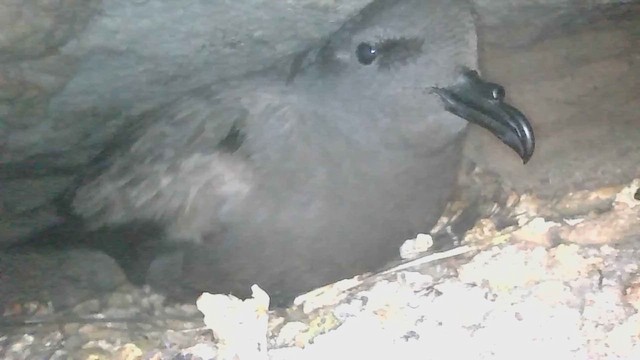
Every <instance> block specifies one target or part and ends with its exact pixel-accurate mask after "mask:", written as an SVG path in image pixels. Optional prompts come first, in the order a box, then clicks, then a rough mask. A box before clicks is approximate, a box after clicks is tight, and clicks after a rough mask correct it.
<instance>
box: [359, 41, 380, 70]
mask: <svg viewBox="0 0 640 360" xmlns="http://www.w3.org/2000/svg"><path fill="white" fill-rule="evenodd" d="M356 56H357V58H358V62H359V63H360V64H362V65H369V64H371V63H372V62H373V61H374V60H375V59H376V57H378V51H377V50H376V48H375V47H374V46H373V45H371V44H368V43H364V42H363V43H360V44H358V47H357V48H356Z"/></svg>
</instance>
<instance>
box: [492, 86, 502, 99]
mask: <svg viewBox="0 0 640 360" xmlns="http://www.w3.org/2000/svg"><path fill="white" fill-rule="evenodd" d="M504 97H505V91H504V87H502V86H500V85H494V86H493V88H492V89H491V98H492V99H493V100H498V101H502V100H504Z"/></svg>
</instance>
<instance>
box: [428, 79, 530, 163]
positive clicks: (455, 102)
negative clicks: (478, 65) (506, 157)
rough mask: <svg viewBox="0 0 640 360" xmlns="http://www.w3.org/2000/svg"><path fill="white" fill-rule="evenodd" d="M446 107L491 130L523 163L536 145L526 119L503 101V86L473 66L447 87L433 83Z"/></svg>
mask: <svg viewBox="0 0 640 360" xmlns="http://www.w3.org/2000/svg"><path fill="white" fill-rule="evenodd" d="M432 92H434V93H436V94H438V95H439V96H440V98H441V99H442V101H443V103H444V107H445V109H446V110H447V111H449V112H450V113H452V114H455V115H457V116H460V117H461V118H463V119H465V120H467V121H469V122H472V123H474V124H477V125H480V126H482V127H483V128H485V129H487V130H489V131H491V133H493V134H494V135H495V136H496V137H498V138H499V139H500V140H501V141H502V142H503V143H504V144H506V145H507V146H509V147H510V148H512V149H513V150H514V151H515V152H516V153H518V155H520V158H521V159H522V162H523V163H524V164H526V163H527V162H528V161H529V159H530V158H531V156H532V155H533V151H534V149H535V137H534V135H533V129H532V128H531V124H530V123H529V120H527V118H526V117H525V116H524V115H523V114H522V113H521V112H520V111H519V110H518V109H516V108H515V107H513V106H511V105H509V104H507V103H506V102H504V97H505V91H504V88H503V87H502V86H500V85H498V84H495V83H490V82H486V81H484V80H483V79H481V78H480V75H478V73H477V72H476V71H475V70H469V69H463V70H462V74H461V76H460V80H459V81H458V82H457V83H456V84H454V85H452V86H449V87H447V88H439V87H433V88H432Z"/></svg>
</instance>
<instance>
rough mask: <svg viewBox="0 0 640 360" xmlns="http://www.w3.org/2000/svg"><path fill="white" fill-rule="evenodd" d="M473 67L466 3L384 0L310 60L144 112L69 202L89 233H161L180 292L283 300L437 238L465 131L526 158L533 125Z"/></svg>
mask: <svg viewBox="0 0 640 360" xmlns="http://www.w3.org/2000/svg"><path fill="white" fill-rule="evenodd" d="M477 69H478V52H477V34H476V26H475V22H474V18H473V16H472V9H471V5H470V4H469V3H468V2H467V1H464V0H396V1H393V0H375V1H373V2H371V3H369V4H368V5H366V6H365V7H364V8H363V9H362V10H361V11H360V12H359V13H357V14H356V15H354V16H353V17H352V18H350V19H348V20H347V21H346V22H345V23H344V24H342V26H341V27H340V28H339V29H338V30H336V31H335V32H334V33H332V34H330V35H328V36H326V37H325V38H323V39H322V40H321V41H319V42H318V43H316V44H313V45H311V46H309V48H307V49H305V50H304V51H301V52H298V53H295V54H292V55H291V56H287V57H285V58H283V59H281V60H278V61H277V62H276V63H274V64H273V65H271V66H268V67H266V68H264V69H260V70H256V71H252V72H249V73H247V74H245V75H243V76H240V77H234V78H230V79H225V80H223V81H220V82H216V83H215V84H209V85H206V86H202V87H199V88H196V89H192V90H190V91H187V92H185V94H184V95H182V96H180V97H179V98H177V99H175V100H174V101H172V102H170V103H169V104H166V105H164V106H162V107H160V108H158V109H154V110H151V111H149V112H147V113H145V114H143V115H141V116H140V118H139V119H138V120H137V121H136V122H135V124H134V125H132V126H131V127H128V128H126V129H125V130H124V131H123V132H122V133H123V134H124V135H126V136H123V137H122V139H120V140H119V139H115V140H114V141H113V142H112V143H113V144H114V145H113V149H109V151H108V154H109V156H105V159H103V160H101V161H100V164H99V165H96V166H97V167H98V168H99V171H95V172H94V173H95V174H93V175H92V176H88V177H87V178H86V179H83V180H82V182H81V183H80V184H79V185H78V188H77V189H76V190H75V192H74V195H73V200H72V201H73V202H72V209H73V211H74V213H75V214H77V215H78V216H80V217H81V218H83V219H84V221H86V222H87V224H90V226H91V227H92V228H99V227H103V226H114V225H119V224H124V223H127V222H130V221H152V222H155V223H157V224H160V225H161V226H162V227H163V229H164V231H165V237H166V238H165V239H162V240H158V241H159V242H160V241H164V242H166V243H170V244H180V246H181V248H182V249H183V250H182V253H181V254H182V255H181V256H182V257H181V262H180V263H179V264H178V265H176V266H177V267H176V268H172V269H168V271H169V272H171V273H172V274H171V276H170V277H171V278H172V279H174V280H172V281H175V286H176V287H177V286H179V287H180V289H182V290H181V291H185V293H186V292H194V293H196V292H202V291H211V292H218V293H227V294H234V295H236V296H247V295H249V291H250V287H251V285H252V284H257V285H258V286H260V287H261V288H263V289H265V290H266V291H267V293H269V295H270V296H271V298H272V303H274V304H288V303H290V302H291V300H292V299H293V298H294V297H295V296H297V295H299V294H302V293H304V292H306V291H309V290H312V289H314V288H317V287H319V286H323V285H326V284H329V283H332V282H334V281H337V280H340V279H344V278H347V277H351V276H354V275H357V274H362V273H365V272H370V271H375V270H376V269H378V268H379V267H381V266H383V265H384V264H385V263H388V262H389V261H390V260H392V259H395V258H396V257H397V256H398V248H399V246H400V245H401V244H402V242H403V241H404V240H406V239H408V238H412V237H415V235H416V234H418V233H421V232H428V231H429V230H430V229H431V228H432V227H433V226H434V224H435V223H436V221H437V219H438V218H439V216H440V215H441V213H442V211H443V209H444V207H445V205H446V203H447V201H448V199H449V198H450V196H451V193H452V189H453V187H454V185H455V183H456V175H457V171H458V167H459V165H460V162H461V158H462V147H463V141H464V138H465V136H466V129H467V127H468V126H469V125H468V124H469V123H472V124H475V125H474V126H482V127H484V128H485V129H487V130H488V131H489V132H490V133H491V134H493V135H494V136H496V137H498V138H499V139H500V140H501V141H502V142H503V143H504V144H506V145H507V146H508V147H509V148H511V149H512V150H513V151H514V152H515V154H516V155H517V156H519V157H520V158H521V159H522V161H523V163H526V162H527V161H528V160H529V159H530V158H531V156H532V154H533V151H534V145H535V139H534V134H533V130H532V126H531V124H530V122H529V120H528V119H527V118H526V117H525V116H524V115H523V114H522V112H520V111H519V110H518V109H516V108H515V107H513V106H511V105H510V104H508V103H507V102H506V99H505V96H506V92H505V89H504V88H503V87H502V86H500V85H499V84H496V83H492V82H489V81H486V80H484V79H483V78H482V77H481V76H480V73H479V72H478V70H477ZM125 138H126V139H127V140H126V141H125V140H124V139H125Z"/></svg>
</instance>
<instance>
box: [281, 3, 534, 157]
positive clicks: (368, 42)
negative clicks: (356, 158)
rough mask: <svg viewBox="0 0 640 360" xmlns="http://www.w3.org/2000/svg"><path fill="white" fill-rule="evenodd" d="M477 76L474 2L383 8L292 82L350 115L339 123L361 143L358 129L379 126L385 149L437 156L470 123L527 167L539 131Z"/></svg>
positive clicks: (312, 58) (340, 36)
mask: <svg viewBox="0 0 640 360" xmlns="http://www.w3.org/2000/svg"><path fill="white" fill-rule="evenodd" d="M477 68H478V54H477V38H476V27H475V23H474V19H473V16H472V12H471V9H470V7H469V6H468V4H467V2H466V1H461V0H404V1H392V0H378V1H374V2H373V3H371V4H369V5H368V6H367V7H365V8H364V9H363V10H362V11H361V12H360V13H359V14H358V15H357V16H355V17H354V18H353V19H351V20H350V21H348V22H347V23H345V24H344V25H343V26H342V27H341V28H340V30H338V31H337V32H336V33H334V34H332V36H331V37H330V38H329V39H328V40H327V41H326V43H325V44H324V45H323V46H321V47H320V48H318V49H316V50H314V51H310V52H308V53H306V54H305V59H303V60H302V61H300V62H299V63H298V67H296V68H294V70H295V71H293V72H292V76H291V78H292V79H293V80H294V81H295V82H298V83H302V84H303V86H305V87H306V89H312V90H311V91H310V94H311V96H312V97H313V101H314V102H315V103H316V104H319V105H320V106H323V107H324V110H325V111H327V112H329V113H331V112H332V111H334V109H335V111H342V112H344V113H347V114H351V115H352V116H351V118H352V119H350V120H351V121H344V120H342V119H341V118H340V116H336V117H335V118H336V119H337V121H338V122H339V123H338V124H337V125H338V126H345V127H350V128H349V129H347V131H350V132H352V133H353V134H354V136H356V137H357V136H359V134H358V131H359V130H358V129H366V130H362V135H361V137H366V136H371V132H370V129H371V126H377V127H380V128H382V129H383V130H385V131H381V132H379V133H380V134H385V135H384V136H382V137H381V138H380V139H376V141H380V142H382V143H387V144H386V145H387V146H394V145H397V146H406V144H409V145H414V144H415V145H416V146H423V147H424V149H425V150H427V151H433V150H437V149H438V148H440V147H441V146H445V145H446V144H448V143H450V141H451V139H452V138H453V137H456V136H457V135H458V134H459V133H460V132H461V131H462V130H463V129H464V127H465V126H466V124H467V122H472V123H475V124H477V125H480V126H482V127H484V128H486V129H488V130H489V131H491V132H492V133H493V134H494V135H495V136H497V137H498V138H499V139H500V140H501V141H502V142H504V143H505V144H506V145H508V146H509V147H510V148H512V149H513V150H514V151H515V152H516V153H517V154H518V155H519V156H520V157H521V158H522V160H523V161H524V162H525V163H526V162H527V161H528V160H529V158H530V157H531V155H532V154H533V149H534V137H533V131H532V128H531V125H530V124H529V122H528V120H527V119H526V117H525V116H524V115H523V114H522V113H521V112H520V111H518V110H517V109H515V108H514V107H512V106H510V105H509V104H507V103H506V101H505V90H504V88H502V87H501V86H499V85H497V84H494V83H491V82H487V81H485V80H483V79H482V78H480V76H479V75H478V73H477V72H476V71H475V69H477ZM314 90H315V91H314ZM463 119H464V120H466V121H464V120H463ZM367 123H369V124H367ZM365 131H366V133H365ZM427 134H428V141H425V138H427Z"/></svg>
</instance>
